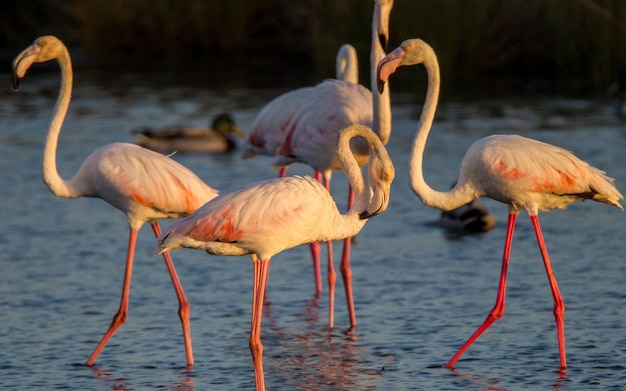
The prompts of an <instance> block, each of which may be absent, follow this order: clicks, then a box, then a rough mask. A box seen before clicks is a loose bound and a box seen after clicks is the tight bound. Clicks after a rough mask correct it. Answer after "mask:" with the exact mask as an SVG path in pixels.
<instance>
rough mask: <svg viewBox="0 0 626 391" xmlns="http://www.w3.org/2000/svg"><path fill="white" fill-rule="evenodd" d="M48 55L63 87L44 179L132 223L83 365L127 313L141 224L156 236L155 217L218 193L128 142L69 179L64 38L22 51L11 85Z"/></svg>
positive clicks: (59, 191) (186, 209)
mask: <svg viewBox="0 0 626 391" xmlns="http://www.w3.org/2000/svg"><path fill="white" fill-rule="evenodd" d="M52 60H57V61H58V63H59V66H60V68H61V89H60V91H59V97H58V99H57V102H56V106H55V110H54V114H53V116H52V120H51V123H50V128H49V130H48V136H47V138H46V144H45V147H44V153H43V180H44V182H45V183H46V185H47V186H48V188H49V189H50V191H51V192H52V193H53V194H54V195H56V196H58V197H63V198H79V197H98V198H101V199H103V200H104V201H106V202H108V203H109V204H111V205H112V206H114V207H116V208H117V209H119V210H121V211H122V212H124V213H125V214H126V217H127V218H128V225H129V228H130V230H129V238H128V252H127V255H126V271H125V273H124V284H123V288H122V297H121V300H120V306H119V310H118V311H117V313H116V314H115V316H114V317H113V321H112V322H111V325H110V326H109V329H108V330H107V332H106V333H105V334H104V336H103V337H102V340H101V341H100V343H98V345H97V346H96V348H95V349H94V351H93V353H92V354H91V356H90V357H89V359H88V360H87V365H89V366H91V365H93V364H94V362H95V360H96V358H97V357H98V355H99V354H100V352H101V351H102V349H103V348H104V346H105V345H106V344H107V342H108V341H109V339H110V338H111V337H112V336H113V334H114V333H115V331H116V330H117V329H118V328H119V327H120V326H121V325H122V324H123V323H124V322H125V321H126V319H127V317H128V296H129V293H130V282H131V276H132V268H133V258H134V253H135V243H136V240H137V233H138V232H139V229H140V228H141V226H142V225H143V224H144V223H146V222H148V223H150V225H151V226H152V229H153V231H154V234H155V235H156V236H159V235H160V234H161V230H160V227H159V223H158V220H160V219H166V218H178V217H182V216H187V215H189V214H190V213H192V212H193V211H194V210H196V209H197V208H198V207H200V206H201V205H203V204H204V203H205V202H207V201H208V200H210V199H212V198H214V197H216V196H217V194H218V193H217V191H216V190H214V189H212V188H211V187H209V186H208V185H206V184H205V183H204V182H202V180H200V178H198V177H197V176H196V175H195V174H194V173H193V172H191V171H190V170H188V169H187V168H185V167H184V166H182V165H181V164H179V163H177V162H176V161H174V160H172V159H170V158H169V157H166V156H163V155H161V154H159V153H157V152H153V151H150V150H147V149H144V148H142V147H139V146H137V145H134V144H127V143H113V144H108V145H105V146H103V147H100V148H99V149H97V150H95V151H94V152H93V153H92V154H91V155H89V157H88V158H87V159H86V160H85V162H84V163H83V164H82V166H81V167H80V169H79V170H78V172H77V173H76V175H75V176H74V177H73V178H71V179H69V180H66V179H63V178H61V176H60V175H59V173H58V170H57V165H56V150H57V144H58V141H59V134H60V133H61V126H62V124H63V120H64V119H65V115H66V114H67V110H68V107H69V103H70V99H71V94H72V79H73V74H72V62H71V58H70V54H69V52H68V50H67V48H66V47H65V45H64V44H63V42H61V41H60V40H59V39H58V38H56V37H54V36H43V37H40V38H38V39H36V40H35V41H34V42H33V44H32V45H31V46H29V47H28V48H26V49H25V50H24V51H23V52H22V53H20V54H19V55H18V56H17V57H16V58H15V60H14V61H13V86H14V87H15V88H16V89H17V87H18V84H19V81H20V79H21V78H23V77H24V75H25V74H26V71H27V70H28V69H29V68H30V67H31V65H32V64H34V63H39V62H46V61H52ZM163 258H164V259H165V264H166V266H167V269H168V271H169V274H170V277H171V279H172V283H173V284H174V289H175V291H176V296H177V297H178V303H179V309H178V313H179V316H180V320H181V323H182V327H183V336H184V340H185V351H186V354H187V365H193V352H192V347H191V333H190V329H189V302H188V301H187V298H186V297H185V293H184V291H183V287H182V285H181V283H180V281H179V278H178V275H177V273H176V269H175V268H174V263H173V262H172V259H171V257H170V255H169V254H168V253H163Z"/></svg>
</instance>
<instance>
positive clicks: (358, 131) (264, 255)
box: [154, 124, 394, 391]
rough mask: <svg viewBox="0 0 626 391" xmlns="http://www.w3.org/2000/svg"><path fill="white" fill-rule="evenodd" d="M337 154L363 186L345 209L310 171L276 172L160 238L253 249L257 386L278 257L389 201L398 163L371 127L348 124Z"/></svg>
mask: <svg viewBox="0 0 626 391" xmlns="http://www.w3.org/2000/svg"><path fill="white" fill-rule="evenodd" d="M355 137H362V138H363V139H364V140H365V141H366V143H367V145H368V148H369V149H370V157H369V165H368V178H369V184H368V178H366V176H365V175H364V174H363V172H362V171H361V168H360V167H359V165H358V164H357V162H356V160H355V158H354V157H353V155H352V152H351V150H350V140H352V139H353V138H355ZM336 154H337V156H338V159H339V161H340V162H341V164H342V167H343V169H344V171H345V172H346V175H347V176H348V180H349V182H350V185H351V186H352V188H353V189H354V192H355V202H354V205H353V206H352V207H351V208H350V210H348V212H346V214H344V215H342V214H341V213H340V212H339V210H338V209H337V205H336V204H335V202H334V200H333V199H332V197H331V195H330V193H329V192H328V191H327V190H326V188H325V187H324V186H323V185H321V184H320V183H319V181H317V180H315V179H313V178H311V177H307V176H305V177H301V176H291V177H283V178H274V179H270V180H266V181H263V182H257V183H252V184H249V185H248V186H245V187H243V188H241V189H239V190H236V191H234V192H232V193H228V194H222V195H220V196H218V197H216V198H214V199H213V200H211V201H209V202H207V203H206V204H205V205H203V206H202V207H201V208H200V209H198V210H197V211H195V212H194V213H193V214H191V215H190V216H188V217H186V218H184V219H182V220H179V221H178V222H176V223H175V224H173V225H172V226H170V227H169V228H168V229H167V230H166V231H165V232H164V233H163V234H162V235H161V236H159V238H158V239H157V242H158V247H157V250H156V251H155V253H154V254H155V255H156V254H161V253H164V252H166V251H170V250H175V249H178V248H181V247H186V248H193V249H197V250H203V251H206V252H208V253H209V254H213V255H244V254H250V256H251V258H252V263H253V265H254V283H253V295H252V319H251V328H250V341H249V346H250V351H251V353H252V360H253V364H254V373H255V382H256V389H257V391H260V390H264V389H265V381H264V376H263V345H262V343H261V337H260V331H261V317H262V307H263V298H264V295H265V288H266V286H267V278H268V272H269V268H270V262H271V259H272V257H273V256H274V255H276V254H278V253H280V252H281V251H283V250H286V249H289V248H292V247H295V246H299V245H301V244H305V243H312V242H321V241H330V240H338V239H343V238H346V237H349V236H354V235H356V234H357V233H358V232H359V231H360V230H361V228H363V226H364V225H365V222H366V221H367V219H368V218H370V217H372V216H375V215H377V214H380V213H382V212H384V211H385V210H386V208H387V206H388V203H389V191H390V187H391V182H392V181H393V178H394V167H393V164H392V163H391V159H390V158H389V155H388V154H387V151H386V150H385V147H384V146H383V145H382V143H381V142H380V140H379V138H378V137H377V136H376V134H374V132H373V131H372V130H371V129H369V128H367V127H365V126H363V125H358V124H354V125H351V126H349V127H347V128H346V129H344V130H343V131H342V132H341V133H340V134H339V137H338V140H337V147H336Z"/></svg>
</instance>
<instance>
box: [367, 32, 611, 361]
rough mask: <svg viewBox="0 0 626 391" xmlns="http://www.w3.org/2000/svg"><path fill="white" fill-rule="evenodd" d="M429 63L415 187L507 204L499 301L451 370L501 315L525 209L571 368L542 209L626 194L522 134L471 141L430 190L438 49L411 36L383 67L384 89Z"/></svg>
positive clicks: (449, 203) (446, 204)
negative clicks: (401, 73) (443, 188)
mask: <svg viewBox="0 0 626 391" xmlns="http://www.w3.org/2000/svg"><path fill="white" fill-rule="evenodd" d="M416 64H424V67H425V68H426V72H427V74H428V91H427V93H426V101H425V104H424V107H423V109H422V114H421V117H420V121H419V124H418V128H417V131H416V135H415V138H414V141H413V148H412V152H411V159H410V167H409V176H410V185H411V188H412V190H413V192H415V194H416V195H417V196H418V197H419V198H420V199H421V201H422V202H423V203H424V204H425V205H427V206H430V207H434V208H439V209H442V210H452V209H454V208H457V207H459V206H461V205H463V204H466V203H467V202H470V201H472V200H474V199H476V198H479V197H482V196H485V197H489V198H492V199H494V200H496V201H500V202H503V203H505V204H508V205H509V217H508V225H507V231H506V238H505V244H504V253H503V257H502V269H501V273H500V282H499V287H498V294H497V297H496V303H495V305H494V307H493V309H492V310H491V312H490V313H489V315H488V316H487V319H485V321H484V322H483V323H482V324H481V325H480V327H478V329H477V330H476V331H475V332H474V334H472V336H471V337H470V338H469V339H468V340H467V342H465V344H464V345H463V346H462V347H461V348H460V349H459V350H458V352H457V353H456V354H455V355H454V356H453V357H452V358H451V359H450V361H448V363H447V364H446V367H448V368H451V367H453V366H454V364H455V363H456V361H457V360H458V359H459V358H460V357H461V355H462V354H463V353H464V352H465V351H466V350H467V349H468V348H469V347H470V345H471V344H472V343H473V342H474V341H475V340H476V339H477V338H478V337H479V336H480V335H481V334H482V333H483V332H484V331H485V330H486V329H487V328H489V326H491V325H492V324H493V323H494V322H496V321H497V320H498V319H500V318H501V317H502V316H503V315H504V304H505V303H504V302H505V295H506V277H507V270H508V265H509V255H510V250H511V243H512V241H513V231H514V228H515V221H516V219H517V216H518V214H519V213H520V211H522V210H525V211H526V213H528V215H529V216H530V221H531V223H532V226H533V229H534V231H535V235H536V237H537V243H538V244H539V250H540V252H541V256H542V258H543V263H544V266H545V269H546V272H547V275H548V281H549V283H550V288H551V290H552V296H553V299H554V316H555V319H556V328H557V337H558V344H559V356H560V364H561V368H562V369H565V368H566V366H567V363H566V357H565V334H564V322H563V314H564V310H565V304H564V302H563V299H562V296H561V293H560V291H559V288H558V285H557V281H556V278H555V277H554V272H553V270H552V265H551V263H550V258H549V256H548V250H547V248H546V244H545V241H544V238H543V234H542V232H541V226H540V225H539V218H538V213H539V211H549V210H551V209H565V208H566V207H567V206H568V205H570V204H572V203H574V202H576V201H584V200H588V199H590V200H593V201H597V202H602V203H605V204H609V205H613V206H615V207H618V208H620V209H622V210H623V208H622V206H621V205H620V203H619V201H620V200H622V199H623V196H622V194H621V193H620V192H619V191H618V190H617V189H616V188H615V186H614V185H613V179H612V178H609V177H608V176H607V175H606V174H605V173H604V171H601V170H599V169H597V168H595V167H592V166H590V165H589V164H588V163H586V162H584V161H582V160H580V159H579V158H577V157H576V156H574V155H573V154H572V153H571V152H569V151H567V150H565V149H563V148H560V147H557V146H554V145H551V144H547V143H544V142H541V141H537V140H533V139H530V138H526V137H522V136H518V135H491V136H487V137H484V138H482V139H479V140H478V141H476V142H474V143H473V144H472V145H471V146H470V148H469V149H468V151H467V153H466V154H465V157H464V158H463V161H462V163H461V170H460V174H459V178H458V181H457V183H456V185H455V186H454V187H453V188H452V189H451V190H450V191H447V192H440V191H436V190H433V189H432V188H431V187H430V186H428V184H427V183H426V182H425V180H424V175H423V170H422V160H423V155H424V147H425V144H426V139H427V138H428V134H429V132H430V129H431V126H432V123H433V119H434V116H435V110H436V108H437V100H438V97H439V84H440V78H439V64H438V62H437V56H436V55H435V52H434V51H433V49H432V48H431V47H430V46H429V45H428V44H427V43H425V42H424V41H422V40H420V39H408V40H406V41H404V42H403V43H402V44H401V45H400V46H399V47H398V48H396V49H395V50H394V51H392V52H391V53H389V54H388V55H387V56H386V57H385V58H384V59H383V60H382V61H381V62H380V64H379V66H378V78H379V83H378V87H379V89H382V88H384V83H385V81H387V80H388V78H389V76H390V75H391V74H392V73H393V72H395V70H396V69H397V68H398V67H399V66H402V65H407V66H408V65H416Z"/></svg>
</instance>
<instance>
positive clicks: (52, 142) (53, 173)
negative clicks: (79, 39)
mask: <svg viewBox="0 0 626 391" xmlns="http://www.w3.org/2000/svg"><path fill="white" fill-rule="evenodd" d="M57 60H58V62H59V66H60V68H61V88H60V90H59V97H58V98H57V102H56V104H55V106H54V110H53V114H52V120H51V121H50V127H49V129H48V135H47V137H46V143H45V146H44V150H43V163H42V164H43V181H44V182H45V184H46V185H47V186H48V188H49V189H50V191H51V192H52V193H54V194H55V195H57V196H59V197H65V198H76V197H78V195H76V194H75V192H74V191H72V189H71V185H70V182H69V181H66V180H64V179H63V178H61V176H60V175H59V171H58V169H57V162H56V151H57V146H58V143H59V134H60V133H61V126H62V125H63V120H64V119H65V115H66V114H67V109H68V107H69V104H70V100H71V98H72V79H73V76H72V60H71V59H70V55H69V53H68V52H67V50H63V51H62V53H61V55H60V56H59V58H58V59H57Z"/></svg>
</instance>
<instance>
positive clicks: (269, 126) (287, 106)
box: [243, 44, 359, 297]
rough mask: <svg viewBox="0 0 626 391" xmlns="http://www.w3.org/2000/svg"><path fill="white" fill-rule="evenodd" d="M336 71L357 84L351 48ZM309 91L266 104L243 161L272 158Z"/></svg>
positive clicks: (316, 272) (316, 251)
mask: <svg viewBox="0 0 626 391" xmlns="http://www.w3.org/2000/svg"><path fill="white" fill-rule="evenodd" d="M335 69H336V76H337V79H339V80H344V81H346V82H351V83H358V81H359V67H358V57H357V54H356V49H354V47H353V46H352V45H349V44H344V45H342V46H341V47H340V48H339V50H338V51H337V58H336V61H335ZM312 90H313V87H302V88H298V89H296V90H293V91H289V92H286V93H284V94H282V95H279V96H278V97H276V98H274V99H273V100H271V101H270V102H269V103H268V104H266V105H265V106H264V107H263V109H262V110H261V111H260V112H259V114H258V115H257V117H256V118H255V120H254V122H253V123H252V126H251V127H250V131H249V132H248V136H247V137H246V141H245V143H244V153H243V158H244V159H248V158H251V157H254V156H256V155H267V156H274V155H275V154H276V152H277V151H278V149H279V148H280V146H281V145H282V143H283V141H284V138H285V136H286V130H287V125H288V124H289V121H290V120H291V117H292V116H293V114H294V113H295V112H296V111H297V110H298V109H299V108H300V107H301V106H302V105H303V104H305V103H306V102H307V101H308V100H309V99H310V97H309V94H310V93H311V91H312ZM286 174H287V166H283V167H281V168H280V172H279V175H278V176H279V177H284V176H285V175H286ZM315 177H316V179H317V180H318V181H321V180H322V176H321V173H320V172H316V173H315ZM309 247H310V250H311V258H312V264H313V276H314V278H315V296H316V297H319V296H320V294H321V292H322V276H321V270H320V258H319V257H320V245H319V243H311V244H310V245H309Z"/></svg>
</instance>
